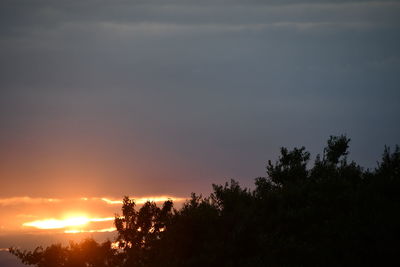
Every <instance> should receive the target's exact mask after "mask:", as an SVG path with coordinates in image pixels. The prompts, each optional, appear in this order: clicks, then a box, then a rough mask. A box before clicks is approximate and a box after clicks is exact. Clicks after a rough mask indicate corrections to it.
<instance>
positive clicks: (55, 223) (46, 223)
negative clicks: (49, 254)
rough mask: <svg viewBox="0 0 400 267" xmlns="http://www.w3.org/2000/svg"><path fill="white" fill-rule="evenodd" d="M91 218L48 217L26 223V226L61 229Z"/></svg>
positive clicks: (83, 222) (83, 223)
mask: <svg viewBox="0 0 400 267" xmlns="http://www.w3.org/2000/svg"><path fill="white" fill-rule="evenodd" d="M88 222H90V220H89V219H88V218H86V217H75V218H67V219H64V220H57V219H48V220H39V221H33V222H27V223H24V224H23V225H24V226H32V227H35V228H38V229H60V228H66V227H71V226H81V225H85V224H87V223H88Z"/></svg>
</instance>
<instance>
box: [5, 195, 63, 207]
mask: <svg viewBox="0 0 400 267" xmlns="http://www.w3.org/2000/svg"><path fill="white" fill-rule="evenodd" d="M59 201H60V199H57V198H32V197H10V198H0V206H9V205H20V204H43V203H53V202H59Z"/></svg>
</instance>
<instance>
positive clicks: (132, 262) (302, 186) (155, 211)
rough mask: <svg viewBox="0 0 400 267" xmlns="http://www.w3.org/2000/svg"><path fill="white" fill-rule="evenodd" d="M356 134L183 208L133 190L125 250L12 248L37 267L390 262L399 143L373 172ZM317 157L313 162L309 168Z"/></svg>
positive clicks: (126, 206)
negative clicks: (355, 149)
mask: <svg viewBox="0 0 400 267" xmlns="http://www.w3.org/2000/svg"><path fill="white" fill-rule="evenodd" d="M349 141H350V139H348V138H347V137H345V136H331V137H330V139H329V140H328V143H327V146H326V148H325V149H324V150H323V153H322V155H318V156H317V157H316V160H315V162H314V163H313V164H310V162H309V161H310V154H309V153H308V152H307V151H306V150H305V148H304V147H302V148H295V149H293V150H291V151H289V150H288V149H286V148H282V149H281V155H280V157H279V159H278V160H277V161H276V162H271V161H269V162H268V164H267V176H266V177H260V178H257V179H256V180H255V189H254V190H249V189H246V188H242V187H240V186H239V184H238V183H237V182H235V181H233V180H232V181H231V182H230V183H226V184H225V185H213V193H212V194H211V195H210V196H208V197H202V196H198V195H196V194H192V197H191V199H190V200H188V201H187V202H186V203H185V204H184V205H183V207H182V208H181V209H179V210H176V209H174V208H173V203H172V202H171V201H166V202H165V203H164V205H163V206H162V207H157V206H156V204H155V203H151V202H147V203H146V204H144V205H143V206H142V207H141V208H140V209H138V210H137V209H136V206H135V202H134V201H133V200H130V199H129V198H127V197H125V198H124V201H123V207H122V214H121V215H120V216H116V218H115V225H116V228H117V232H118V236H117V238H116V240H115V241H117V242H118V244H119V248H113V247H112V245H111V242H110V241H107V242H105V243H102V244H99V243H97V242H96V241H94V240H92V239H88V240H84V241H82V242H81V243H71V244H70V245H69V246H66V247H63V246H61V245H59V244H56V245H52V246H49V247H47V248H37V249H36V250H34V251H20V250H18V249H13V248H11V250H10V252H11V253H13V254H14V255H16V256H17V257H18V258H20V259H21V260H22V262H23V263H25V264H32V265H36V266H38V267H47V266H51V267H58V266H64V267H72V266H73V267H81V266H82V267H83V266H93V267H103V266H132V267H136V266H146V267H147V266H202V267H203V266H383V265H388V264H389V263H392V264H393V265H394V263H396V262H398V255H400V243H399V242H400V149H399V147H398V146H396V148H395V150H394V151H390V149H389V148H387V147H385V150H384V153H383V157H382V159H381V161H380V163H378V166H377V168H376V169H375V170H364V169H363V168H361V167H360V166H359V165H357V164H356V163H355V162H353V161H351V162H349V161H348V160H347V154H348V147H349ZM310 165H311V167H309V166H310Z"/></svg>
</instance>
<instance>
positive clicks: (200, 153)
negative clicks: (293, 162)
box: [0, 0, 400, 243]
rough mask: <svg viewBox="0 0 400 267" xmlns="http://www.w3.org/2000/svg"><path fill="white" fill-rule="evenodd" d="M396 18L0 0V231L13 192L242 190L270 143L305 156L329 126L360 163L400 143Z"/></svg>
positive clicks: (365, 8) (139, 0)
mask: <svg viewBox="0 0 400 267" xmlns="http://www.w3.org/2000/svg"><path fill="white" fill-rule="evenodd" d="M398 14H400V1H386V0H381V1H368V0H360V1H352V0H348V1H342V0H336V1H328V0H296V1H294V0H293V1H292V0H280V1H278V0H263V1H261V0H260V1H258V0H246V1H239V0H203V1H194V0H171V1H168V0H167V1H165V0H146V1H144V0H132V1H127V0H126V1H125V0H115V1H105V0H80V1H75V0H71V1H62V0H35V1H34V0H2V1H0V148H1V149H0V182H1V186H0V209H3V210H8V214H7V216H11V217H7V219H6V217H5V215H4V213H3V212H2V213H1V215H0V221H2V222H3V224H2V225H0V227H2V228H1V230H0V231H1V233H2V235H3V236H0V238H3V241H4V240H5V239H4V238H5V237H4V235H5V233H10V232H11V231H14V230H15V229H17V228H18V229H20V231H25V230H26V229H25V228H24V226H22V224H23V223H24V222H23V221H22V220H21V217H17V216H20V215H21V214H25V213H24V211H25V209H29V207H31V206H30V205H32V204H29V203H31V202H29V201H25V202H24V203H25V204H21V203H19V204H18V205H19V206H20V207H21V208H10V205H8V206H6V205H5V204H4V203H6V201H7V199H8V200H9V199H10V198H20V199H21V198H29V199H36V200H38V199H39V200H40V199H42V200H44V199H59V200H60V201H61V202H60V203H64V202H68V203H75V202H74V201H77V200H78V199H82V198H88V199H92V201H94V202H96V201H97V202H98V203H102V202H101V198H109V199H114V200H120V199H122V197H123V196H125V195H128V196H131V197H133V198H146V197H157V196H170V197H175V198H179V199H180V198H185V197H188V196H189V195H190V193H191V192H197V193H204V194H208V193H209V192H210V191H211V184H212V183H224V182H225V181H228V180H229V179H231V178H234V179H236V180H238V181H239V182H240V183H241V184H243V185H245V186H251V185H252V184H253V181H254V178H256V177H259V176H264V175H265V165H266V161H267V160H269V159H271V160H276V159H277V157H278V156H279V148H280V147H281V146H285V147H288V148H293V147H295V146H305V147H306V148H307V149H308V150H309V151H310V152H311V153H312V155H313V156H314V157H315V155H316V154H317V153H321V152H322V151H323V147H324V145H325V143H326V140H327V139H328V138H329V136H330V135H338V134H347V136H348V137H350V138H351V139H352V142H351V147H350V156H349V157H350V158H351V159H354V160H356V161H357V162H358V163H359V164H361V165H362V166H364V167H366V168H372V169H373V168H374V167H376V162H377V161H378V160H379V159H380V156H381V154H382V152H383V148H384V146H385V145H390V146H392V147H393V146H394V145H395V144H398V143H399V139H398V137H399V136H400V124H399V121H400V116H399V114H400V105H399V102H400V88H399V84H400V50H399V47H400V16H398ZM71 201H72V202H71ZM81 201H83V200H81ZM34 202H35V201H34ZM44 202H45V203H46V201H44ZM103 202H104V201H103ZM39 203H42V202H40V201H39ZM47 204H48V203H47ZM105 204H106V203H102V205H105ZM23 205H25V206H23ZM35 205H44V204H43V203H42V204H38V202H36V204H35ZM60 205H61V204H60ZM63 205H64V204H63ZM71 205H72V204H68V205H67V204H65V205H64V206H63V207H65V208H63V209H62V210H63V211H65V212H69V210H70V208H68V207H70V206H71ZM99 205H100V204H99ZM100 206H101V205H100ZM100 206H99V208H96V209H95V208H93V210H101V211H102V213H101V214H97V215H98V216H101V218H106V217H110V216H111V217H112V216H113V213H112V214H110V215H107V214H108V213H107V212H108V211H107V209H103V208H100ZM7 207H8V208H7ZM14 207H15V206H14ZM35 207H36V206H35ZM43 207H44V206H43ZM36 209H37V210H38V211H40V210H41V211H43V209H45V208H43V209H40V208H35V209H33V210H36ZM57 209H58V208H57ZM51 210H52V209H48V211H49V212H48V214H42V215H43V216H45V215H46V216H47V217H46V218H55V219H57V218H61V217H62V216H61V215H60V214H54V213H52V212H51ZM117 210H118V209H117ZM106 211H107V212H106ZM95 213H96V212H93V214H91V215H90V216H92V217H93V216H95V215H96V214H95ZM99 213H100V212H99ZM106 213H107V214H106ZM39 214H40V212H38V213H37V214H26V215H31V216H36V217H35V219H46V218H44V217H43V218H42V217H40V218H39V217H38V216H39ZM57 216H58V217H57ZM60 216H61V217H60ZM8 218H14V219H12V220H11V221H12V222H15V223H14V225H8V224H7V225H5V223H4V221H9V219H8ZM93 218H96V217H93ZM27 219H28V218H27ZM27 221H28V220H27ZM17 222H18V223H17ZM0 241H2V240H1V239H0ZM3 243H4V242H3Z"/></svg>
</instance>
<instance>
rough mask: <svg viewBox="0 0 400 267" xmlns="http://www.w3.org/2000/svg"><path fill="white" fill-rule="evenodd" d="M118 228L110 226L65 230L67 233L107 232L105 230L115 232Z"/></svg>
mask: <svg viewBox="0 0 400 267" xmlns="http://www.w3.org/2000/svg"><path fill="white" fill-rule="evenodd" d="M116 230H117V228H115V227H110V228H105V229H97V230H65V231H64V233H66V234H79V233H105V232H114V231H116Z"/></svg>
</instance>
